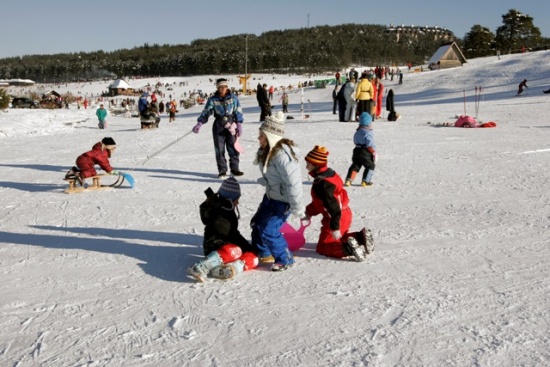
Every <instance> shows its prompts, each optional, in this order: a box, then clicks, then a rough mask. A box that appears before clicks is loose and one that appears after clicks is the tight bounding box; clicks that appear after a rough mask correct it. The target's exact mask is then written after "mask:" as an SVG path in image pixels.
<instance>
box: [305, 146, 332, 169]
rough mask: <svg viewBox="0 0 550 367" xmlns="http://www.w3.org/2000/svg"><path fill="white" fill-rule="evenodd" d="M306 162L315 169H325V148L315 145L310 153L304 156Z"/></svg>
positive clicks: (326, 154)
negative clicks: (315, 167)
mask: <svg viewBox="0 0 550 367" xmlns="http://www.w3.org/2000/svg"><path fill="white" fill-rule="evenodd" d="M305 159H306V162H308V163H311V164H312V165H314V166H317V167H325V166H326V165H327V164H328V150H327V148H325V147H322V146H319V145H316V146H315V148H313V150H312V151H311V152H309V153H308V154H307V155H306V158H305Z"/></svg>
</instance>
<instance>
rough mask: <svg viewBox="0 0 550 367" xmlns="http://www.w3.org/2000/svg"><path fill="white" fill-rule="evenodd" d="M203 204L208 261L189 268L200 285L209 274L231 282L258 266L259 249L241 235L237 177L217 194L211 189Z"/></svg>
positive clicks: (227, 182) (204, 247)
mask: <svg viewBox="0 0 550 367" xmlns="http://www.w3.org/2000/svg"><path fill="white" fill-rule="evenodd" d="M205 194H206V196H207V198H206V200H205V201H204V202H203V203H202V204H201V205H200V216H201V221H202V223H203V224H204V225H205V227H204V240H203V250H204V255H205V256H206V257H205V258H204V259H202V260H201V261H199V262H198V263H197V264H195V265H193V266H192V267H191V268H189V269H188V272H189V274H190V275H191V276H192V277H193V278H195V279H197V280H198V281H200V282H204V281H206V279H207V277H208V275H210V276H211V277H213V278H217V279H231V278H233V277H234V276H235V275H237V274H238V273H241V272H243V271H245V270H251V269H254V268H256V267H257V266H258V257H257V256H256V253H255V251H256V250H255V248H254V247H253V246H252V245H251V244H250V242H248V241H247V240H246V239H245V238H244V237H243V236H242V235H241V233H240V232H239V215H238V205H239V198H240V197H241V188H240V185H239V183H238V182H237V180H236V179H235V178H234V177H230V178H228V179H226V180H225V181H223V183H222V185H221V186H220V189H219V190H218V192H217V193H214V192H213V191H212V189H210V188H208V190H206V191H205Z"/></svg>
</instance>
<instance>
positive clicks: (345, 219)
mask: <svg viewBox="0 0 550 367" xmlns="http://www.w3.org/2000/svg"><path fill="white" fill-rule="evenodd" d="M352 218H353V214H352V212H351V209H350V208H349V207H348V206H347V205H346V206H345V207H343V208H342V216H341V217H340V233H341V234H342V238H340V239H339V240H337V239H335V238H334V237H332V230H331V229H330V218H329V217H328V215H327V216H326V217H325V216H323V219H322V221H321V234H319V240H318V241H317V248H316V249H315V251H317V253H319V254H321V255H324V256H328V257H336V258H342V257H346V256H350V254H348V253H347V251H346V250H344V244H345V243H347V242H348V238H349V237H350V236H353V237H356V236H357V234H356V233H348V231H349V227H350V226H351V221H352Z"/></svg>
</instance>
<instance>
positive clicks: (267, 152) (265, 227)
mask: <svg viewBox="0 0 550 367" xmlns="http://www.w3.org/2000/svg"><path fill="white" fill-rule="evenodd" d="M284 122H285V116H284V114H283V113H282V112H281V111H279V112H278V113H277V115H275V116H267V117H266V119H265V122H264V123H263V124H262V126H260V134H259V135H258V141H259V143H260V148H259V149H258V152H257V153H256V159H255V160H254V164H257V165H258V166H259V168H260V173H261V175H262V177H260V178H259V179H258V182H259V183H260V184H261V185H262V186H264V187H265V195H264V197H263V200H262V202H261V203H260V206H259V208H258V210H257V212H256V214H255V215H254V217H253V218H252V220H251V222H250V226H251V228H252V243H253V245H255V246H256V247H257V248H258V257H259V258H260V262H264V263H268V262H274V264H273V266H272V267H271V270H272V271H283V270H286V269H288V268H289V267H290V266H292V265H293V264H294V258H293V256H292V253H291V252H290V251H289V250H288V244H287V242H286V240H285V239H284V237H283V235H282V234H281V232H280V230H281V227H282V225H283V224H284V222H285V221H286V220H287V219H288V217H289V215H290V214H291V213H292V214H293V215H295V216H297V217H299V218H303V217H304V216H305V214H304V212H305V208H304V205H303V203H302V173H301V169H300V164H299V161H298V158H297V155H296V152H297V149H296V146H295V145H294V142H293V141H292V140H289V139H286V138H284Z"/></svg>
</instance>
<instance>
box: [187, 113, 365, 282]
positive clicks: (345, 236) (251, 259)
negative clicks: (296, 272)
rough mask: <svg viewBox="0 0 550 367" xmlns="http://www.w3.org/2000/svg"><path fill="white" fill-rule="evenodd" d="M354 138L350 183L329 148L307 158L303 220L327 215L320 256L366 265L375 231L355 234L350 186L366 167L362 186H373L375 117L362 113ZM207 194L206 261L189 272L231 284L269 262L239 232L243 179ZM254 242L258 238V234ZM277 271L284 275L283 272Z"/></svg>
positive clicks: (314, 151) (317, 149)
mask: <svg viewBox="0 0 550 367" xmlns="http://www.w3.org/2000/svg"><path fill="white" fill-rule="evenodd" d="M260 132H262V128H260ZM268 137H269V133H268ZM353 140H354V143H355V148H354V150H353V157H352V161H353V162H352V165H351V166H350V168H349V170H348V175H347V177H346V181H345V184H344V181H343V180H342V178H341V177H340V176H339V175H338V174H337V173H336V172H335V171H334V170H333V169H331V168H330V167H328V156H329V152H328V150H327V149H326V148H325V147H323V146H315V147H314V148H313V149H312V150H311V151H310V152H309V153H308V154H307V155H306V156H305V161H306V169H307V170H308V173H309V175H310V176H312V177H313V179H314V181H313V185H312V187H311V203H310V204H309V205H307V206H306V207H305V211H304V213H302V218H301V219H302V220H303V221H310V220H311V217H314V216H317V215H322V219H321V231H320V234H319V238H318V241H317V246H316V252H317V253H319V254H321V255H324V256H327V257H333V258H344V257H352V258H354V259H355V260H356V261H360V262H362V261H365V260H366V257H367V255H368V254H370V253H371V252H372V251H373V249H374V241H373V237H372V233H371V232H370V230H369V229H367V228H363V229H362V230H360V231H358V232H350V227H351V223H352V218H353V214H352V211H351V209H350V207H349V198H348V195H347V192H346V190H345V186H350V185H351V183H352V181H353V179H354V178H355V176H356V175H357V173H358V172H359V171H360V170H361V168H363V167H364V168H365V172H364V174H363V179H362V186H370V185H372V175H373V172H374V168H375V161H376V150H375V149H376V147H375V145H374V139H373V132H372V116H371V115H370V114H369V113H367V112H364V113H362V114H361V116H360V120H359V126H358V128H357V130H356V132H355V134H354V139H353ZM205 193H206V195H207V198H206V200H205V201H204V202H203V203H202V204H201V205H200V217H201V221H202V222H203V224H204V225H205V229H204V239H203V249H204V255H205V257H204V258H203V259H202V260H200V261H199V262H198V263H196V264H194V265H193V266H192V267H190V268H189V269H188V272H189V274H190V275H191V276H192V277H193V278H195V279H196V280H198V281H200V282H204V281H206V279H207V278H208V277H209V276H210V277H212V278H217V279H224V280H226V279H231V278H233V277H234V276H235V275H237V274H239V273H241V272H243V271H246V270H251V269H254V268H256V267H257V266H258V265H259V263H260V262H265V261H263V260H264V259H263V258H262V259H260V257H261V256H263V255H261V254H260V250H259V248H258V247H257V246H258V245H257V244H254V243H252V244H251V243H250V242H249V241H248V240H246V239H245V238H244V237H243V236H242V234H241V233H240V231H239V229H238V225H239V223H238V221H239V211H238V204H239V198H240V196H241V189H240V185H239V183H238V181H237V180H236V179H235V178H234V177H230V178H228V179H226V180H225V181H223V182H222V185H221V186H220V188H219V190H218V192H217V193H214V192H213V191H212V190H211V189H210V188H209V189H208V190H206V191H205ZM264 200H265V198H264ZM262 204H263V202H262ZM262 204H261V205H260V207H261V206H262ZM253 222H254V220H253ZM253 232H254V230H253ZM252 238H253V239H254V238H255V236H254V233H253V235H252ZM254 242H256V241H254ZM260 260H262V261H260ZM286 268H287V267H284V269H286ZM272 270H274V271H279V270H283V268H280V267H279V268H277V269H274V268H272Z"/></svg>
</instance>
